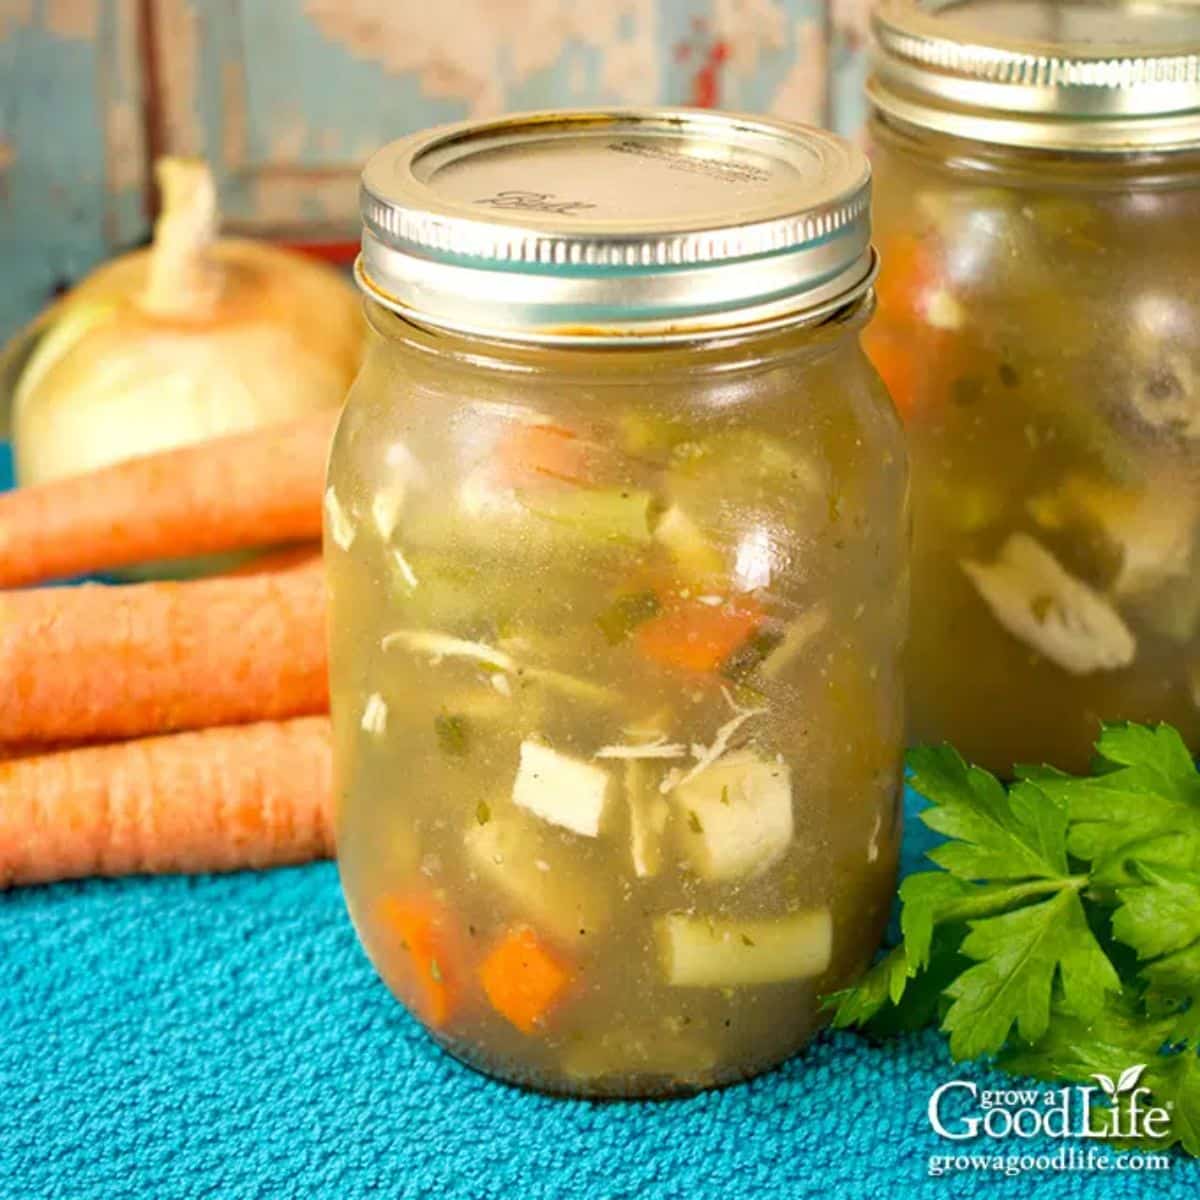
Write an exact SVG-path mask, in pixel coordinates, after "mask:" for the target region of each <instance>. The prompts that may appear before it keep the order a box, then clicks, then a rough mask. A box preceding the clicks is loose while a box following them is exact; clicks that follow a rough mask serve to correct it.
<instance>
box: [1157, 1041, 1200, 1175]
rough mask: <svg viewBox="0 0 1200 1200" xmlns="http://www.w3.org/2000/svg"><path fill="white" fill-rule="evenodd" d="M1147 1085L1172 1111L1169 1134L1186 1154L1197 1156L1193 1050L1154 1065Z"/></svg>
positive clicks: (1198, 1111) (1199, 1073) (1199, 1082)
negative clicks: (1181, 1146)
mask: <svg viewBox="0 0 1200 1200" xmlns="http://www.w3.org/2000/svg"><path fill="white" fill-rule="evenodd" d="M1147 1075H1148V1078H1147V1079H1146V1080H1145V1082H1146V1085H1147V1086H1148V1087H1149V1088H1150V1091H1151V1093H1152V1094H1153V1096H1154V1099H1155V1102H1156V1103H1157V1104H1161V1105H1163V1106H1164V1107H1166V1108H1169V1109H1170V1110H1171V1133H1172V1135H1173V1137H1174V1139H1175V1140H1176V1141H1177V1142H1180V1143H1181V1144H1182V1145H1183V1148H1184V1149H1185V1150H1186V1151H1187V1152H1188V1153H1189V1154H1195V1155H1200V1057H1198V1056H1197V1052H1196V1048H1195V1047H1194V1046H1186V1047H1184V1049H1183V1050H1181V1051H1179V1052H1178V1053H1176V1054H1172V1055H1166V1056H1164V1057H1163V1058H1161V1059H1158V1060H1157V1061H1155V1062H1153V1064H1152V1069H1151V1070H1150V1071H1148V1072H1147Z"/></svg>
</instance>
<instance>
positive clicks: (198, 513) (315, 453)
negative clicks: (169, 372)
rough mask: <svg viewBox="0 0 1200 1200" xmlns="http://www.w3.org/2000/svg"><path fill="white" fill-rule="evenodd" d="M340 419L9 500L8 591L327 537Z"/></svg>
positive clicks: (160, 458) (1, 576) (0, 555)
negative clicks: (324, 513)
mask: <svg viewBox="0 0 1200 1200" xmlns="http://www.w3.org/2000/svg"><path fill="white" fill-rule="evenodd" d="M336 421H337V413H329V412H323V413H319V414H316V415H315V416H312V417H306V418H304V419H303V420H302V421H297V422H293V423H289V424H286V425H275V426H269V427H267V428H264V429H258V430H255V431H254V432H252V433H245V434H236V435H234V436H232V437H223V438H217V439H214V440H212V441H208V442H202V443H199V444H197V445H194V446H186V447H183V448H181V449H178V450H169V451H166V452H164V453H161V454H150V455H146V456H145V457H142V458H133V459H129V460H128V461H127V462H122V463H117V464H115V465H114V466H111V467H105V468H104V469H103V470H99V471H91V472H89V473H87V474H85V475H76V476H72V477H71V478H68V479H57V480H54V481H52V482H49V483H43V484H38V485H36V486H34V487H27V488H18V489H17V490H16V491H15V492H9V493H7V494H6V495H3V496H0V587H23V586H25V585H28V584H31V583H40V582H42V581H43V580H46V579H61V578H65V577H67V576H71V575H83V574H87V573H89V572H93V571H103V570H107V569H109V568H111V567H125V566H130V565H132V564H134V563H144V562H151V561H155V560H159V559H169V558H185V557H191V556H192V555H199V554H213V553H216V552H218V551H222V550H239V549H242V548H244V547H247V546H266V545H271V544H272V543H276V542H287V541H299V540H301V539H304V538H318V537H320V535H321V501H322V496H323V493H324V488H325V459H326V457H327V456H328V454H329V444H330V440H331V439H332V436H333V429H334V425H335V423H336Z"/></svg>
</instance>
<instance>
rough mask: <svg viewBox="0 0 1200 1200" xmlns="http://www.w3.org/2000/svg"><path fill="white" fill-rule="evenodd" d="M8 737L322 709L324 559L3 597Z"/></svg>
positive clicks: (135, 730) (3, 725) (126, 733)
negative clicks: (253, 571)
mask: <svg viewBox="0 0 1200 1200" xmlns="http://www.w3.org/2000/svg"><path fill="white" fill-rule="evenodd" d="M0 679H2V680H3V681H4V686H3V687H0V743H4V742H83V741H99V740H104V739H113V738H126V737H139V736H141V735H143V734H148V733H164V732H173V731H176V730H180V729H203V728H207V727H208V726H212V725H233V724H237V723H239V722H242V721H260V720H267V719H278V718H280V717H293V716H302V715H307V714H310V713H321V712H325V711H327V709H328V705H329V685H328V681H327V656H326V649H325V582H324V578H323V576H322V573H321V568H320V563H319V562H315V561H314V562H310V563H309V564H308V565H307V566H304V567H299V568H296V569H293V570H290V571H284V572H282V573H278V574H271V575H247V576H240V577H232V578H218V579H205V580H195V581H192V582H188V583H139V584H130V585H128V586H125V587H105V586H103V585H100V584H90V585H87V586H84V587H78V588H41V589H37V590H33V591H15V592H5V593H0Z"/></svg>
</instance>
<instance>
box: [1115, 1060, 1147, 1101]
mask: <svg viewBox="0 0 1200 1200" xmlns="http://www.w3.org/2000/svg"><path fill="white" fill-rule="evenodd" d="M1145 1069H1146V1064H1145V1063H1138V1065H1137V1066H1136V1067H1130V1068H1129V1069H1128V1070H1126V1071H1122V1072H1121V1078H1120V1079H1118V1080H1117V1095H1118V1096H1119V1095H1120V1094H1121V1093H1122V1092H1132V1091H1133V1089H1134V1088H1136V1087H1137V1085H1138V1080H1139V1079H1141V1077H1142V1072H1143V1071H1144V1070H1145Z"/></svg>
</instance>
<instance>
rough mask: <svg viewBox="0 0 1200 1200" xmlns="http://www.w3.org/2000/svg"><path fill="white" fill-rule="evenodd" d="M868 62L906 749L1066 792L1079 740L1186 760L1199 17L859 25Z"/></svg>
mask: <svg viewBox="0 0 1200 1200" xmlns="http://www.w3.org/2000/svg"><path fill="white" fill-rule="evenodd" d="M876 38H877V43H878V53H877V60H876V72H875V76H874V78H873V80H872V83H871V96H872V99H873V101H874V109H875V111H874V119H873V124H872V127H871V143H872V145H871V154H872V159H873V166H874V169H875V172H876V182H877V187H876V204H875V229H876V236H877V238H878V245H879V249H880V255H881V258H882V275H881V280H880V284H879V288H878V292H879V309H880V311H879V316H878V319H877V320H876V321H875V322H874V323H873V324H872V327H871V329H870V331H869V333H868V337H867V339H866V346H867V351H868V353H869V354H870V355H871V357H872V359H873V361H874V362H875V365H876V366H877V367H878V369H879V370H880V372H881V373H882V375H883V377H884V379H885V380H886V381H887V383H888V384H889V386H890V388H891V391H892V394H893V397H894V399H895V401H896V404H897V407H898V408H899V410H900V412H901V415H902V418H903V419H904V422H905V425H906V428H907V435H908V443H909V449H910V453H911V456H912V463H913V506H914V548H913V632H912V638H911V642H910V653H911V667H910V670H909V671H908V689H909V714H910V726H909V728H910V735H911V737H912V738H913V739H914V740H922V741H924V740H938V741H940V740H943V739H945V740H949V741H951V742H953V743H954V744H955V745H956V746H957V747H958V748H959V749H960V750H961V751H962V752H963V753H964V754H965V755H967V756H968V757H970V758H973V759H975V760H976V761H979V762H982V763H985V764H987V765H988V766H991V767H993V768H995V769H997V770H1001V771H1004V772H1007V771H1009V770H1010V769H1011V768H1012V766H1013V764H1014V763H1015V762H1039V761H1047V762H1051V763H1054V764H1056V765H1058V766H1060V767H1063V768H1067V769H1080V768H1083V767H1084V766H1085V765H1086V763H1087V761H1088V758H1089V754H1090V748H1091V745H1092V743H1093V741H1094V740H1095V737H1096V734H1097V733H1098V732H1099V727H1100V722H1101V721H1102V720H1109V721H1112V720H1123V719H1129V720H1138V721H1158V720H1165V721H1170V722H1172V723H1173V724H1175V725H1177V726H1178V727H1179V729H1180V730H1181V732H1182V733H1183V734H1184V736H1185V737H1186V738H1187V739H1188V741H1189V744H1190V745H1191V746H1192V747H1193V748H1195V749H1200V9H1197V7H1196V6H1195V5H1190V6H1186V5H1182V4H1174V3H1161V4H1160V3H1154V2H1151V3H1142V2H1141V0H1139V2H1138V3H1137V4H1136V5H1134V6H1132V7H1131V6H1130V5H1128V4H1122V3H1113V2H1111V0H1110V2H1108V3H1102V2H1099V0H1072V2H1070V3H1053V4H1051V3H1036V2H1033V0H966V2H964V3H959V4H952V5H942V6H931V5H928V4H920V3H914V2H913V0H885V3H884V4H883V5H882V6H881V7H880V8H879V10H878V11H877V15H876ZM1139 42H1142V43H1144V45H1140V44H1139ZM1116 60H1120V61H1116ZM1051 80H1053V82H1050V81H1051ZM1170 81H1175V82H1170Z"/></svg>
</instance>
